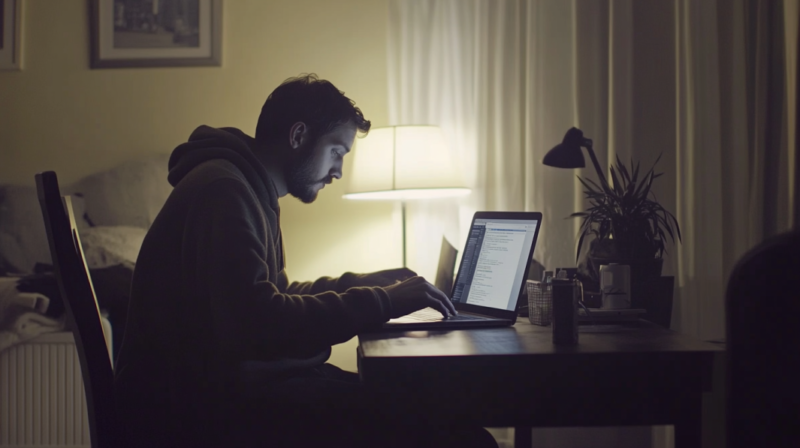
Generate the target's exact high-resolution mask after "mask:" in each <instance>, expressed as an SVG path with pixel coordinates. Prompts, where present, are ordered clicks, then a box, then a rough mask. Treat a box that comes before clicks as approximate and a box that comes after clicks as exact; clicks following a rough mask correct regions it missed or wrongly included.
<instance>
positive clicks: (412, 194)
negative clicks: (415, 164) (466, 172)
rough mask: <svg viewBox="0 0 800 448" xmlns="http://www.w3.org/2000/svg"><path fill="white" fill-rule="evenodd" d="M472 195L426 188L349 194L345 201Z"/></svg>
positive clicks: (457, 191) (466, 189)
mask: <svg viewBox="0 0 800 448" xmlns="http://www.w3.org/2000/svg"><path fill="white" fill-rule="evenodd" d="M469 193H470V190H469V188H436V189H431V188H426V189H412V190H385V191H365V192H363V193H348V194H345V195H344V198H345V199H355V200H359V201H368V200H383V201H387V200H396V201H406V200H413V199H432V198H444V197H455V196H466V195H468V194H469Z"/></svg>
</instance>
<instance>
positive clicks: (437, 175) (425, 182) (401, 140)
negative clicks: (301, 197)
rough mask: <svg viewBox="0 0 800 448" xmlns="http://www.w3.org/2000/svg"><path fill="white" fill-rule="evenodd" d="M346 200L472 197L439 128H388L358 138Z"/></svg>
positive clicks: (374, 130) (375, 130)
mask: <svg viewBox="0 0 800 448" xmlns="http://www.w3.org/2000/svg"><path fill="white" fill-rule="evenodd" d="M353 157H354V160H353V167H352V173H351V174H350V175H349V176H348V178H349V179H350V181H349V184H348V187H347V190H346V193H345V195H344V197H345V198H347V199H364V200H370V199H372V200H380V199H382V200H400V201H406V200H413V199H429V198H440V197H448V196H463V195H466V194H469V192H470V190H469V188H467V186H466V184H465V183H464V180H463V178H462V176H461V173H460V172H459V170H458V166H457V164H455V163H454V161H453V159H452V157H451V156H450V151H449V149H448V148H447V144H446V142H445V139H444V135H443V134H442V131H441V129H440V128H439V127H438V126H390V127H385V128H376V129H373V130H371V131H370V132H369V134H367V136H366V137H364V138H363V139H358V140H356V145H355V150H354V155H353Z"/></svg>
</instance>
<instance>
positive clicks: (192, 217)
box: [115, 75, 496, 447]
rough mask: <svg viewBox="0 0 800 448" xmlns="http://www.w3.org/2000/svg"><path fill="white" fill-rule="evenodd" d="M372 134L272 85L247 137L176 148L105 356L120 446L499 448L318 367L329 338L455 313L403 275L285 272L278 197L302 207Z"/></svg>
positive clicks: (324, 100)
mask: <svg viewBox="0 0 800 448" xmlns="http://www.w3.org/2000/svg"><path fill="white" fill-rule="evenodd" d="M369 128H370V122H369V121H368V120H366V119H365V118H364V116H363V114H362V113H361V111H360V110H359V109H358V108H357V107H355V104H354V102H353V101H351V100H350V99H348V98H347V97H346V96H344V94H343V93H342V92H340V91H339V90H338V89H336V87H334V86H333V85H332V84H331V83H330V82H328V81H324V80H320V79H318V78H317V77H316V76H314V75H309V76H303V77H299V78H293V79H289V80H287V81H285V82H284V83H283V84H281V85H280V86H279V87H278V88H276V89H275V90H274V91H273V92H272V94H271V95H270V96H269V98H267V101H266V102H265V104H264V107H263V108H262V110H261V115H260V117H259V119H258V125H257V128H256V133H255V138H252V137H249V136H248V135H246V134H245V133H244V132H242V131H240V130H238V129H234V128H219V129H215V128H211V127H207V126H200V127H199V128H197V129H196V130H195V131H194V132H193V133H192V135H191V136H190V137H189V141H188V142H186V143H184V144H182V145H180V146H178V147H177V148H176V149H175V150H174V151H173V153H172V156H171V157H170V160H169V176H168V179H169V182H170V183H171V184H172V185H173V186H174V190H173V191H172V193H171V194H170V196H169V198H168V199H167V202H166V203H165V204H164V207H163V208H162V210H161V212H160V213H159V214H158V216H157V218H156V219H155V221H154V222H153V225H152V226H151V228H150V230H149V231H148V233H147V236H146V238H145V240H144V243H143V244H142V248H141V251H140V254H139V258H138V260H137V263H136V269H135V272H134V276H133V285H132V290H131V302H130V307H129V314H128V323H127V330H126V332H125V335H124V341H123V344H122V347H121V350H120V354H119V357H118V360H117V368H116V378H115V394H116V395H115V399H116V401H117V408H118V411H119V417H120V421H121V422H122V423H123V426H125V429H126V434H125V438H126V439H127V440H129V441H130V442H131V446H142V447H144V446H146V447H158V446H169V447H184V446H193V447H194V446H235V445H237V444H242V445H245V446H302V447H306V446H317V445H322V444H325V445H326V446H365V447H366V446H402V447H411V446H428V445H430V446H448V444H450V443H457V444H458V446H471V445H470V444H472V446H493V445H494V446H496V444H495V443H494V440H493V439H492V438H491V436H490V435H489V434H488V433H486V432H485V431H484V430H482V429H481V428H469V427H466V428H441V427H439V426H438V425H437V424H436V419H435V417H434V416H428V415H425V413H424V409H419V410H417V411H418V412H415V413H403V412H401V411H399V408H393V407H392V406H390V405H388V404H387V403H379V402H378V401H377V399H376V398H374V397H372V396H371V395H370V394H369V393H367V392H366V391H364V389H363V388H362V387H361V385H360V384H359V382H358V377H357V375H356V374H354V373H350V372H344V371H342V370H340V369H338V368H336V367H334V366H332V365H329V364H326V363H325V362H326V360H327V359H328V357H329V356H330V346H331V345H333V344H338V343H341V342H345V341H347V340H349V339H350V338H352V337H353V336H355V335H356V334H358V333H359V332H361V331H363V330H366V329H368V328H370V327H374V326H378V325H380V324H382V323H383V322H386V321H387V320H389V319H390V318H394V317H399V316H402V315H405V314H408V313H410V312H413V311H416V310H418V309H421V308H425V307H433V308H435V309H437V310H439V311H440V312H441V313H442V314H444V315H445V316H447V315H449V314H451V313H455V309H454V308H453V305H452V303H450V301H449V300H448V298H447V296H446V295H445V294H443V293H442V292H441V291H439V290H437V289H436V288H435V287H433V286H432V285H431V284H430V283H428V282H427V281H425V280H424V279H423V278H421V277H416V276H415V274H414V273H413V272H411V271H409V270H407V269H397V270H388V271H381V272H376V273H372V274H363V275H357V274H352V273H346V274H344V275H342V276H341V277H339V278H338V279H333V278H321V279H319V280H317V281H315V282H313V283H312V282H307V283H298V282H294V283H289V281H288V279H287V276H286V272H285V271H284V254H283V244H282V239H281V230H280V207H279V204H278V198H280V197H282V196H285V195H286V194H291V195H292V196H294V197H296V198H298V199H300V200H301V201H303V202H305V203H311V202H313V201H314V200H315V199H316V197H317V194H318V193H319V191H320V190H321V189H322V188H324V187H325V185H326V184H329V183H331V182H332V181H333V180H334V179H341V177H342V163H343V158H344V156H345V155H346V154H347V153H348V152H350V149H351V147H352V146H353V143H354V140H355V137H356V133H357V132H359V131H360V132H362V133H366V132H368V131H369ZM319 225H325V223H324V222H320V223H319ZM448 433H450V434H448Z"/></svg>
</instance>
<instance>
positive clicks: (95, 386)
mask: <svg viewBox="0 0 800 448" xmlns="http://www.w3.org/2000/svg"><path fill="white" fill-rule="evenodd" d="M36 189H37V192H38V196H39V205H40V206H41V208H42V216H43V217H44V223H45V229H46V231H47V239H48V242H49V243H50V254H51V255H52V258H53V266H54V267H55V272H56V277H57V280H58V285H59V289H60V291H61V297H62V299H63V300H64V305H65V308H66V310H67V317H68V319H69V322H70V324H71V327H72V331H73V333H74V335H75V344H76V348H77V351H78V358H79V359H80V363H81V372H82V373H83V384H84V389H85V391H86V403H87V410H88V415H89V431H90V435H91V443H92V447H93V448H106V447H111V446H114V445H115V443H116V441H117V437H116V435H117V428H116V422H115V412H114V399H113V382H114V370H113V366H112V362H111V357H110V356H109V352H108V346H107V345H106V339H105V335H104V333H103V324H102V321H101V316H100V310H99V307H98V304H97V298H96V297H95V294H94V288H93V286H92V281H91V278H90V276H89V271H88V269H87V266H86V260H85V258H84V256H83V249H82V247H81V244H80V238H79V235H78V231H77V228H76V225H75V217H74V215H73V213H72V203H71V202H70V198H69V197H65V198H62V196H61V191H60V189H59V187H58V178H57V177H56V173H54V172H52V171H46V172H43V173H39V174H37V175H36Z"/></svg>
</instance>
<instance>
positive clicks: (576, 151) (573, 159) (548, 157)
mask: <svg viewBox="0 0 800 448" xmlns="http://www.w3.org/2000/svg"><path fill="white" fill-rule="evenodd" d="M581 147H584V148H586V152H588V153H589V158H591V159H592V163H593V164H594V169H595V171H597V175H598V176H599V177H600V185H602V187H603V189H607V188H608V182H607V181H606V176H605V175H604V174H603V169H602V168H600V163H599V162H598V161H597V156H595V155H594V150H593V149H592V140H591V139H588V138H585V137H584V136H583V131H581V130H580V129H578V128H574V127H573V128H570V130H568V131H567V133H566V134H565V135H564V140H563V141H562V142H561V143H559V144H558V145H556V146H554V147H553V149H551V150H550V151H548V152H547V154H545V155H544V159H543V160H542V163H543V164H545V165H547V166H552V167H556V168H583V167H584V166H586V163H585V162H584V160H583V154H581Z"/></svg>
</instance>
